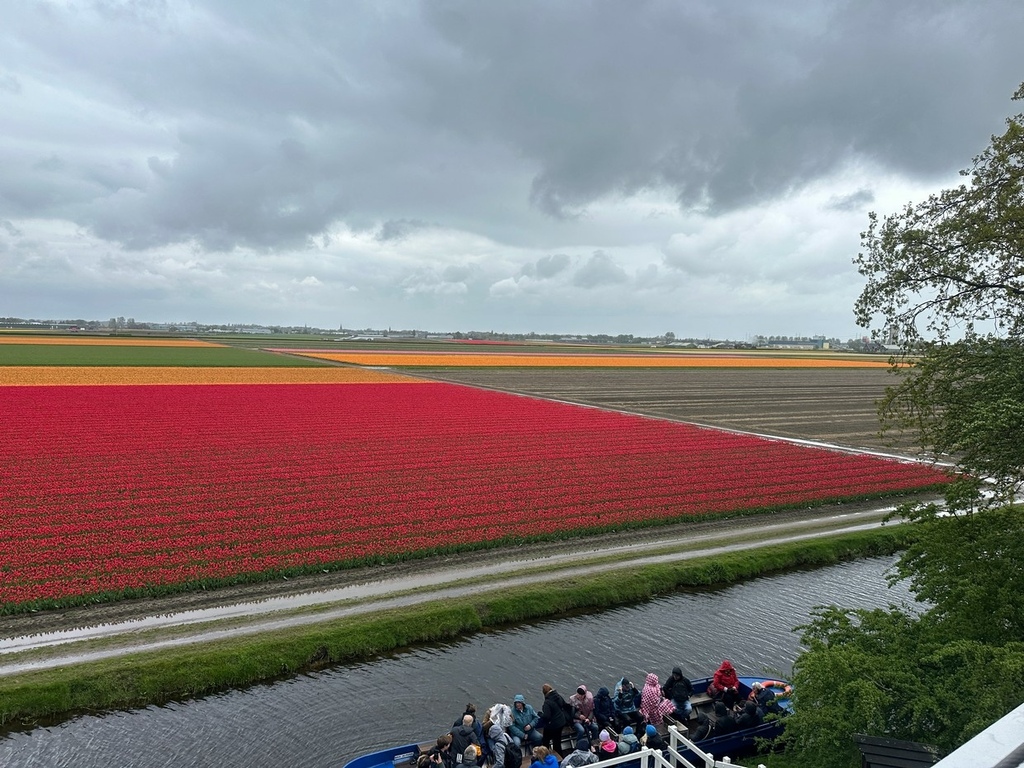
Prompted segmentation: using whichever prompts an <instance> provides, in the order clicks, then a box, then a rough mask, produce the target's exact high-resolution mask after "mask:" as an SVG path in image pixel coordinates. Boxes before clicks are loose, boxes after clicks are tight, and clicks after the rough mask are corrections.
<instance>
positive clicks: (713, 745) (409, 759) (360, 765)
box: [344, 677, 793, 768]
mask: <svg viewBox="0 0 1024 768" xmlns="http://www.w3.org/2000/svg"><path fill="white" fill-rule="evenodd" d="M739 680H740V695H741V698H743V699H746V697H747V696H748V695H749V694H750V691H751V686H752V685H753V684H754V683H755V682H757V683H761V684H762V685H765V686H766V687H768V688H770V689H771V690H773V691H774V692H775V696H776V698H775V700H776V702H777V703H778V704H779V705H780V706H781V707H782V709H783V710H784V711H785V712H786V713H791V712H792V711H793V702H792V699H791V693H792V687H791V686H790V684H789V683H788V682H787V681H785V680H766V679H764V678H761V677H740V678H739ZM691 683H692V684H693V695H692V696H691V697H690V704H691V705H692V707H693V712H692V713H691V715H690V718H689V719H688V720H686V721H682V720H678V719H673V718H671V717H669V718H667V719H668V720H670V721H671V722H672V724H674V725H676V726H677V727H678V728H679V732H680V734H681V735H683V736H686V735H687V734H688V733H690V732H693V730H694V729H695V728H696V725H697V720H698V714H699V713H701V714H704V715H706V716H707V717H708V719H710V720H711V721H712V722H713V721H714V719H715V715H714V711H713V702H712V700H711V697H709V696H708V695H707V687H708V685H709V684H710V683H711V678H710V677H705V678H698V679H696V680H691ZM784 726H785V716H781V717H779V716H769V717H768V718H766V720H765V722H763V723H761V725H757V726H754V727H753V728H744V729H741V730H738V731H733V732H732V733H726V734H722V735H719V736H716V735H714V731H712V733H711V736H709V737H708V738H705V739H701V740H700V741H695V742H693V743H694V745H695V746H696V747H698V748H699V749H700V750H701V751H702V752H706V753H709V754H712V755H714V756H715V757H716V758H722V757H724V756H726V755H728V756H729V757H730V758H735V757H738V756H741V755H746V754H750V753H751V752H753V751H755V749H756V748H757V744H756V741H757V740H758V739H766V740H771V739H774V738H776V737H777V736H779V735H780V734H781V733H782V729H783V727H784ZM659 730H660V731H662V732H664V727H663V728H661V729H659ZM574 740H575V739H574V738H572V737H571V730H570V729H566V730H565V733H564V734H563V745H564V747H565V754H568V753H569V752H570V751H572V746H570V742H571V741H574ZM435 744H436V739H434V740H431V741H427V742H418V743H413V744H402V745H400V746H395V747H388V748H387V749H382V750H379V751H377V752H369V753H367V754H365V755H361V756H359V757H356V758H354V759H352V760H349V762H347V763H345V766H344V768H409V766H413V765H415V764H416V761H417V760H418V758H419V756H420V754H421V753H422V752H426V751H428V750H429V749H431V748H432V747H433V746H434V745H435ZM524 752H525V754H524V759H523V765H524V766H528V765H529V764H530V755H529V750H524ZM680 754H681V756H682V757H684V758H686V759H687V760H690V761H694V760H695V759H697V755H696V754H695V753H693V752H690V751H688V750H685V749H681V750H680ZM624 757H628V756H624ZM603 764H604V763H602V765H603Z"/></svg>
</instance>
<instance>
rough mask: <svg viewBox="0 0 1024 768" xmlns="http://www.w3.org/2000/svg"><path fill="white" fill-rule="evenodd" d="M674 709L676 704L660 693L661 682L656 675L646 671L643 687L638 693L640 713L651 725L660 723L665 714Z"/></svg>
mask: <svg viewBox="0 0 1024 768" xmlns="http://www.w3.org/2000/svg"><path fill="white" fill-rule="evenodd" d="M675 711H676V705H675V704H673V703H672V702H671V701H669V700H668V699H666V698H665V697H664V696H662V695H661V684H660V683H659V682H658V676H657V675H656V674H654V673H653V672H650V673H648V675H647V678H646V680H645V681H644V689H643V692H642V693H641V694H640V714H641V715H643V716H644V719H645V720H646V721H647V722H648V723H650V724H651V725H661V724H662V722H663V721H664V719H665V715H670V714H672V713H673V712H675Z"/></svg>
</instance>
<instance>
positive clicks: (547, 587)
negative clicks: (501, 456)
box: [0, 509, 910, 727]
mask: <svg viewBox="0 0 1024 768" xmlns="http://www.w3.org/2000/svg"><path fill="white" fill-rule="evenodd" d="M885 514H887V511H886V510H884V509H876V510H867V511H865V510H860V511H857V512H853V511H850V512H847V511H843V512H841V513H837V514H832V515H825V514H818V515H816V516H813V517H806V516H805V517H802V518H800V519H798V520H789V521H788V522H785V523H782V522H779V521H762V524H761V525H751V523H752V521H751V520H749V519H747V520H745V521H744V523H745V525H743V526H737V527H729V528H728V529H726V530H719V531H718V532H717V533H714V534H707V533H700V534H698V533H696V532H694V533H692V534H691V535H690V536H682V537H677V538H675V539H671V537H668V536H663V537H662V538H661V539H652V540H650V541H648V542H646V543H644V542H633V544H631V545H630V546H621V547H620V546H615V545H614V544H611V545H608V546H606V547H604V548H602V547H599V546H596V545H595V546H592V547H588V548H587V549H586V550H585V551H584V550H583V548H582V547H577V548H576V549H575V550H573V552H572V553H566V552H564V551H563V552H562V553H561V554H560V555H558V554H550V555H548V556H543V557H542V556H534V557H530V558H527V559H524V560H516V558H515V557H514V556H513V553H505V552H503V551H502V550H497V551H492V552H490V553H487V559H488V560H489V561H490V565H491V566H492V567H493V568H492V570H493V573H492V574H491V575H487V574H485V573H481V572H479V570H470V571H469V572H468V573H469V574H470V575H467V572H466V571H465V570H464V569H463V570H460V569H451V570H450V571H448V579H447V580H442V582H443V583H439V584H438V583H435V584H429V583H427V582H428V581H429V580H427V579H426V578H425V577H423V576H422V575H421V576H418V577H416V579H414V581H415V582H416V583H415V584H410V583H409V582H401V581H399V582H398V583H400V584H401V585H402V588H400V589H394V590H392V591H391V592H388V593H386V594H379V593H378V594H376V595H370V596H366V595H364V596H362V597H346V598H344V599H340V600H339V599H334V600H326V601H321V602H314V603H312V604H308V603H307V604H302V605H290V606H289V607H283V608H281V609H280V610H273V611H263V612H260V611H257V610H255V609H254V610H253V611H251V612H249V613H246V614H244V615H232V616H223V617H217V618H210V619H209V620H204V621H194V622H190V623H178V624H174V623H167V624H164V625H162V626H156V627H138V626H135V627H132V626H131V625H130V623H129V625H128V626H126V627H124V628H123V629H122V631H118V632H113V633H110V634H107V635H103V634H102V633H99V634H92V635H90V633H89V631H88V630H89V627H87V626H86V627H81V628H79V630H78V635H79V636H78V637H77V638H76V639H68V640H66V641H62V642H58V643H53V644H47V638H48V637H49V638H50V639H52V635H53V634H54V633H49V634H47V633H44V634H42V635H36V636H35V637H36V643H35V644H34V645H33V644H32V643H31V642H27V641H26V639H25V637H24V636H17V635H13V636H12V635H10V633H9V628H8V637H7V638H6V642H8V643H16V644H17V643H20V645H18V648H17V649H15V650H9V651H8V652H5V653H3V654H2V656H0V720H2V722H3V723H4V724H5V726H7V727H11V726H14V727H19V726H26V725H29V726H30V725H32V724H34V723H37V722H47V721H50V720H52V719H54V718H56V719H60V718H64V717H68V716H71V715H73V714H75V713H78V712H82V711H91V710H96V709H109V708H121V707H139V706H146V705H148V704H153V703H163V702H168V701H174V700H181V699H184V698H188V697H192V696H197V695H204V694H209V693H214V692H217V691H223V690H226V689H230V688H237V687H242V686H247V685H251V684H253V683H257V682H262V681H268V680H277V679H281V678H282V677H285V678H286V677H288V676H292V675H295V674H296V673H301V672H306V671H310V670H316V669H321V668H324V667H327V666H330V665H332V664H337V663H339V662H346V661H354V660H358V659H367V658H373V657H375V656H378V655H380V654H385V653H388V652H391V651H393V650H395V649H399V648H405V647H409V646H413V645H418V644H422V643H431V642H439V641H445V640H450V639H452V638H457V637H461V636H466V635H469V634H472V633H474V632H479V631H481V630H492V629H497V628H501V627H508V626H512V625H515V624H517V623H520V622H523V621H529V620H536V619H541V618H544V617H549V616H561V615H566V614H571V613H573V612H581V611H591V610H599V609H602V608H606V607H609V606H617V605H629V604H635V603H637V602H640V601H644V600H648V599H650V598H652V597H654V596H656V595H664V594H667V593H671V592H672V591H674V590H677V589H680V588H686V587H697V588H706V587H711V586H716V585H726V584H732V583H737V582H742V581H744V580H747V579H751V578H755V577H758V576H761V575H764V574H771V573H780V572H785V571H787V570H791V569H795V568H801V567H810V566H820V565H825V564H829V563H836V562H841V561H844V560H850V559H854V558H860V557H865V556H870V555H876V554H880V553H891V552H894V551H896V550H898V549H899V548H901V547H903V546H905V544H906V541H907V537H908V536H909V535H910V531H909V530H908V529H907V528H904V527H902V526H891V525H890V526H885V527H878V526H879V525H880V523H881V520H882V518H883V517H884V516H885ZM773 525H774V526H776V527H774V528H773V527H772V526H773ZM483 567H484V566H482V565H481V566H478V568H483ZM384 581H386V580H384ZM362 589H363V590H364V591H365V590H369V591H371V592H372V591H373V590H372V589H371V588H370V587H367V586H365V585H364V586H363V587H362ZM289 599H294V596H292V597H291V598H289ZM64 631H65V632H66V631H68V630H66V629H65V630H64Z"/></svg>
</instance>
